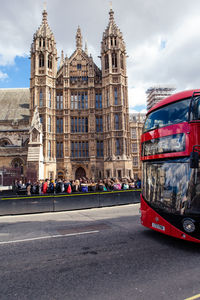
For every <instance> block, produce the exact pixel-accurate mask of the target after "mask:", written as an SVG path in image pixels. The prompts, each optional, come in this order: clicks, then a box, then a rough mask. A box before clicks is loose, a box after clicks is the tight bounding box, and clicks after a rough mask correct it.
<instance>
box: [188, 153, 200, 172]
mask: <svg viewBox="0 0 200 300" xmlns="http://www.w3.org/2000/svg"><path fill="white" fill-rule="evenodd" d="M198 167H199V153H198V152H194V151H193V152H191V153H190V168H191V169H197V168H198Z"/></svg>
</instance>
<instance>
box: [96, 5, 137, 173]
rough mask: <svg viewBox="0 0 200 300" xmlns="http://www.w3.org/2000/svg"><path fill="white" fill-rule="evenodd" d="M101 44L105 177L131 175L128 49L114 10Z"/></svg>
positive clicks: (111, 11)
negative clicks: (116, 21) (127, 72)
mask: <svg viewBox="0 0 200 300" xmlns="http://www.w3.org/2000/svg"><path fill="white" fill-rule="evenodd" d="M109 15H110V17H109V23H108V26H107V28H106V30H105V32H104V33H103V39H102V43H101V66H102V97H103V120H104V124H103V126H104V160H105V163H104V173H105V174H104V175H105V176H106V177H121V178H122V177H127V176H131V172H132V171H131V170H132V161H131V158H130V133H129V108H128V91H127V74H126V46H125V43H124V40H123V36H122V33H121V31H120V30H119V28H118V27H117V25H116V24H115V20H114V12H113V10H112V8H111V9H110V12H109Z"/></svg>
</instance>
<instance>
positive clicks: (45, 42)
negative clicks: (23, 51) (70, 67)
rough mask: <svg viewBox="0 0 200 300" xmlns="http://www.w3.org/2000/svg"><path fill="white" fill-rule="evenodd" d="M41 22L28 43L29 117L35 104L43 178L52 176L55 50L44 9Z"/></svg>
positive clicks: (54, 146) (53, 175)
mask: <svg viewBox="0 0 200 300" xmlns="http://www.w3.org/2000/svg"><path fill="white" fill-rule="evenodd" d="M42 15H43V18H42V23H41V25H40V27H39V28H38V30H37V31H36V33H35V34H34V36H33V43H32V46H31V78H30V92H31V117H32V116H33V111H34V107H35V106H38V110H39V115H40V120H41V123H42V127H43V154H44V177H45V178H54V177H55V176H56V141H55V98H56V75H57V50H56V43H55V39H54V36H53V33H52V31H51V29H50V27H49V25H48V22H47V12H46V10H44V11H43V13H42Z"/></svg>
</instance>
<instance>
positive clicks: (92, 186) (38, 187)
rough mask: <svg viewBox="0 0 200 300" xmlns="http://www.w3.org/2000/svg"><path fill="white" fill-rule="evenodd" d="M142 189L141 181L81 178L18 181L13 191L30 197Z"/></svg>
mask: <svg viewBox="0 0 200 300" xmlns="http://www.w3.org/2000/svg"><path fill="white" fill-rule="evenodd" d="M137 188H141V180H140V179H138V180H134V179H127V178H125V179H122V180H119V179H118V178H107V179H104V180H98V181H97V182H96V181H94V180H92V179H87V178H80V179H76V180H61V179H56V180H55V181H54V180H49V179H45V180H38V181H37V182H33V183H32V182H31V181H30V180H29V181H28V182H27V183H23V182H22V181H21V180H19V181H18V180H16V181H15V183H14V186H13V190H14V191H15V192H16V193H19V192H20V191H25V192H26V193H27V195H28V196H30V195H32V194H47V193H50V194H52V193H53V194H54V193H68V194H71V193H76V192H83V193H85V192H103V191H119V190H128V189H137Z"/></svg>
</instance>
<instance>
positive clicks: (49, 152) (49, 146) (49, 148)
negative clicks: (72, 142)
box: [48, 141, 51, 158]
mask: <svg viewBox="0 0 200 300" xmlns="http://www.w3.org/2000/svg"><path fill="white" fill-rule="evenodd" d="M48 157H49V158H50V157H51V141H49V142H48Z"/></svg>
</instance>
